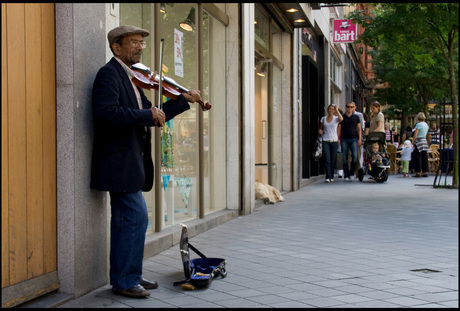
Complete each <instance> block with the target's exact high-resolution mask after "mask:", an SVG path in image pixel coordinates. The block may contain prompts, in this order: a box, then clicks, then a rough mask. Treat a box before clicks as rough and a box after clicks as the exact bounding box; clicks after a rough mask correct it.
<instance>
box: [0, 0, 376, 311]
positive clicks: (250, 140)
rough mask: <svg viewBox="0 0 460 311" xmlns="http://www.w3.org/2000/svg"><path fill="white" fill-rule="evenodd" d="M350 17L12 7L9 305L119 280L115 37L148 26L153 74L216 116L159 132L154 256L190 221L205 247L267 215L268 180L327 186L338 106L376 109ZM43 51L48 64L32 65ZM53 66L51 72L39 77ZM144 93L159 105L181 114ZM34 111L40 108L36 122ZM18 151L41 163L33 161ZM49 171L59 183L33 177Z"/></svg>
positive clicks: (5, 96) (293, 6)
mask: <svg viewBox="0 0 460 311" xmlns="http://www.w3.org/2000/svg"><path fill="white" fill-rule="evenodd" d="M32 15H33V16H34V17H35V18H34V19H32V20H33V21H35V24H34V23H32V22H30V20H31V16H32ZM338 17H343V9H342V8H340V7H323V6H321V5H320V4H318V3H316V4H315V3H309V4H306V3H300V4H299V3H279V4H254V3H215V4H212V3H204V4H195V3H171V4H161V3H153V4H147V3H143V4H127V3H122V4H118V3H110V4H102V3H100V4H88V3H81V4H76V3H65V4H64V3H63V4H47V5H43V4H42V5H40V4H2V181H3V183H2V184H3V185H7V186H6V188H4V187H5V186H2V306H14V305H17V304H20V303H22V302H25V301H28V300H30V299H33V298H35V297H37V296H40V295H42V294H45V293H47V292H50V291H53V290H58V291H59V292H61V293H65V294H68V295H70V296H72V297H79V296H81V295H84V294H86V293H88V292H89V291H91V290H93V289H95V288H98V287H100V286H103V285H105V284H107V282H108V281H109V280H108V254H109V223H110V222H109V219H110V208H109V204H110V202H109V198H108V194H107V193H105V192H99V191H95V190H92V189H90V188H89V180H90V174H91V171H90V167H91V152H92V144H93V126H92V113H91V89H92V83H93V81H94V78H95V75H96V73H97V71H98V70H99V68H100V67H102V66H103V65H104V64H105V63H106V62H107V61H109V60H110V58H111V57H112V54H111V51H110V48H109V46H108V42H107V33H108V32H109V31H110V30H111V29H113V28H114V27H116V26H118V25H126V24H131V25H135V26H138V27H141V28H145V29H148V30H149V31H150V32H151V35H150V36H149V37H146V38H145V40H146V41H147V47H146V48H145V49H144V51H143V55H142V63H143V64H145V65H146V66H148V67H150V68H151V69H152V70H153V71H156V72H158V69H159V68H160V67H161V70H162V72H163V74H165V75H167V76H168V77H170V78H172V79H174V80H175V81H176V82H177V83H178V84H180V85H182V86H184V87H185V88H187V89H199V90H201V94H202V97H203V100H204V101H205V102H209V103H210V104H211V109H210V110H207V111H203V110H202V109H201V108H200V107H199V106H195V105H192V107H191V109H190V110H189V111H187V112H185V113H183V114H181V115H179V116H177V117H176V118H174V119H173V120H171V121H169V122H168V123H167V125H166V126H164V127H163V128H162V129H159V128H158V129H157V128H155V129H154V130H153V131H152V133H153V137H152V155H153V158H154V162H155V184H154V188H153V189H152V190H151V191H149V192H145V193H144V198H145V200H146V203H147V206H148V211H149V220H150V221H149V226H148V229H147V238H146V248H145V254H144V256H145V257H150V256H152V255H154V254H156V253H158V252H160V251H162V250H165V249H167V248H169V247H171V246H172V245H175V244H177V243H178V241H179V236H180V226H179V224H180V223H185V224H187V225H188V226H189V236H190V237H192V236H194V235H196V234H199V233H200V232H203V231H205V230H208V229H209V228H212V227H214V226H216V225H218V224H219V223H222V222H225V221H228V220H230V219H231V218H233V217H236V216H239V215H247V214H250V213H252V212H253V211H254V208H255V207H256V204H257V203H256V201H255V185H254V184H255V182H256V181H260V182H263V183H267V184H270V185H272V186H274V187H276V188H277V189H279V190H280V191H282V192H290V191H296V190H298V189H299V188H300V187H302V186H304V185H306V184H308V183H309V182H311V181H312V178H315V177H318V176H320V175H322V174H323V167H322V163H321V162H315V161H314V160H313V159H312V158H311V152H310V150H311V147H312V145H313V142H314V141H315V140H316V137H317V132H318V124H319V120H320V118H321V117H322V116H323V115H324V114H325V109H326V107H327V105H329V104H330V103H335V104H337V105H339V106H340V107H342V108H343V107H344V105H345V102H346V101H348V100H355V102H356V103H357V105H358V107H361V108H362V107H363V106H364V103H365V102H366V100H367V98H366V92H365V91H363V89H365V88H364V87H363V85H365V84H366V82H365V78H363V75H362V74H361V71H362V69H361V68H360V66H359V65H357V58H356V57H355V56H356V55H354V53H356V48H355V47H353V46H352V45H349V44H339V45H338V44H334V43H333V42H332V41H331V25H332V24H331V23H332V20H333V19H334V18H338ZM18 18H19V19H18ZM21 21H23V22H22V23H23V24H25V25H26V26H25V27H23V26H21V25H20V24H21ZM24 21H29V22H28V23H30V25H28V23H24ZM37 25H40V27H37ZM21 27H22V28H21ZM161 42H163V43H161ZM31 43H33V44H34V45H33V46H31V47H30V48H29V45H30V44H31ZM14 47H16V48H17V50H20V51H21V52H20V53H19V54H17V53H15V52H14V51H15V49H13V48H14ZM37 47H38V48H39V50H40V51H41V52H40V55H38V56H30V55H35V54H36V53H37V52H36V51H37V49H36V48H37ZM21 48H23V50H22V49H21ZM161 48H162V50H163V53H161ZM47 55H50V56H49V57H48V56H47ZM160 55H162V56H161V57H160ZM353 55H354V56H353ZM45 56H47V57H45ZM51 56H52V57H51ZM30 57H32V58H30ZM43 59H45V60H43ZM39 60H42V64H41V67H40V68H42V70H43V71H42V75H41V76H31V73H30V70H28V68H29V66H30V65H31V64H35V63H36V62H37V61H39ZM160 60H162V62H161V64H160ZM14 64H21V65H20V66H14ZM48 71H49V72H48ZM45 73H46V74H47V75H48V76H49V78H48V79H47V81H48V82H46V83H45V82H43V77H44V76H43V75H44V74H45ZM21 74H24V75H25V76H26V79H28V80H27V81H31V82H32V81H33V83H34V86H37V87H38V88H39V89H41V90H44V89H45V88H44V86H47V87H48V88H49V89H50V90H51V91H49V90H48V91H46V92H48V93H51V95H47V94H48V93H43V92H45V91H42V93H41V95H40V100H37V99H36V98H37V97H32V95H30V96H29V95H27V94H35V93H31V92H33V90H36V89H37V88H33V89H32V88H28V89H26V92H25V93H26V95H25V97H24V96H23V97H18V95H17V94H19V92H18V91H19V90H18V89H17V87H15V86H14V85H13V82H12V81H13V79H14V78H15V77H18V76H20V75H21ZM40 81H41V82H40ZM36 83H39V84H37V85H35V84H36ZM145 93H146V95H147V96H148V97H149V99H150V100H151V101H152V102H153V103H154V104H156V105H158V106H161V105H162V104H163V103H164V102H165V101H166V98H159V97H158V96H157V94H158V93H157V92H156V91H153V90H145ZM13 103H14V105H13ZM18 103H21V104H20V105H19V107H21V108H20V109H19V108H15V107H16V106H18V105H17V104H18ZM31 104H35V105H37V109H35V110H32V111H29V110H28V109H26V107H30V105H31ZM34 117H35V118H36V119H37V121H36V123H37V124H35V125H34V124H30V120H33V119H34ZM18 120H20V121H21V122H19V123H18V122H17V121H18ZM32 126H35V127H36V128H38V129H39V131H38V132H37V131H35V130H34V127H32ZM17 130H19V133H21V134H20V136H19V137H20V139H17V137H18V136H15V135H17V134H13V133H18V131H17ZM13 131H14V132H13ZM31 133H38V134H35V135H39V136H33V134H31ZM33 141H39V143H38V145H37V143H35V144H34V143H33ZM48 145H51V146H54V150H53V149H51V154H49V153H48V151H47V150H50V149H49V146H48ZM33 148H35V149H33ZM18 150H19V151H23V152H25V153H26V152H27V151H28V150H29V152H30V150H32V151H33V150H38V153H39V154H40V158H39V160H36V154H37V153H28V154H29V155H28V156H26V157H24V158H19V159H18V158H17V157H15V156H14V155H15V153H17V152H18ZM37 161H38V162H40V163H38V164H37V163H36V162H37ZM47 161H49V163H48V162H47ZM37 165H38V166H40V167H41V170H42V171H44V172H47V174H49V175H50V177H49V180H48V179H47V180H42V181H38V180H33V179H31V177H30V175H29V174H28V173H26V172H29V171H31V168H33V167H36V166H37ZM53 168H54V170H53ZM18 170H19V172H22V173H21V174H19V175H17V174H13V172H15V173H16V172H17V171H18ZM38 175H39V172H37V176H38ZM43 181H45V185H44V186H42V187H41V188H38V189H37V190H36V191H35V192H33V191H32V190H33V189H32V190H30V189H31V187H32V188H33V187H36V185H37V183H38V184H40V183H42V184H43ZM19 185H20V186H19ZM24 193H25V195H24ZM34 193H36V194H35V196H33V195H34ZM21 196H24V199H22V200H19V199H17V198H18V197H21ZM37 197H38V198H39V200H36V198H37ZM37 202H38V203H37ZM37 206H38V207H37ZM36 208H39V210H40V213H38V214H37V212H34V210H36ZM19 212H20V213H19ZM18 215H19V216H18ZM37 215H39V217H38V218H39V219H40V221H39V222H38V223H36V222H34V219H37V217H36V216H37ZM50 215H51V216H50ZM49 228H53V229H52V230H50V229H49ZM21 230H24V231H25V232H26V233H25V234H24V236H19V237H18V234H17V233H18V232H22V231H21ZM37 233H38V235H39V236H41V237H42V238H40V239H37V238H33V237H34V236H35V237H36V236H37ZM5 242H6V243H5ZM37 245H41V246H42V247H38V246H37ZM44 245H45V246H46V247H43V246H44ZM22 248H24V251H22V252H21V251H19V249H22ZM34 249H40V251H37V250H35V251H34ZM37 254H38V255H37ZM20 271H22V272H23V273H22V272H21V273H20Z"/></svg>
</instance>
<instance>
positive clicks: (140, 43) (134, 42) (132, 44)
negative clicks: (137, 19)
mask: <svg viewBox="0 0 460 311" xmlns="http://www.w3.org/2000/svg"><path fill="white" fill-rule="evenodd" d="M129 44H130V45H131V47H133V48H136V47H137V46H138V45H140V46H141V48H143V49H145V48H146V47H147V42H145V41H135V40H130V41H129Z"/></svg>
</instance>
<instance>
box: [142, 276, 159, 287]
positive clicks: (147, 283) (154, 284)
mask: <svg viewBox="0 0 460 311" xmlns="http://www.w3.org/2000/svg"><path fill="white" fill-rule="evenodd" d="M139 284H140V285H142V286H143V287H144V288H145V289H155V288H157V287H158V283H157V282H155V281H149V280H146V279H144V278H141V279H140V281H139Z"/></svg>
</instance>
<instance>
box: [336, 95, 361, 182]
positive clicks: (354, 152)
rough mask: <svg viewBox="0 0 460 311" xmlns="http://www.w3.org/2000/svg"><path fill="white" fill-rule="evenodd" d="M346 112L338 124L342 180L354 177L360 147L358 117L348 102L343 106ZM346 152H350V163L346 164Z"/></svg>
mask: <svg viewBox="0 0 460 311" xmlns="http://www.w3.org/2000/svg"><path fill="white" fill-rule="evenodd" d="M345 108H346V111H345V113H344V114H343V115H342V117H343V120H342V122H340V129H341V138H340V139H341V141H340V145H341V147H342V153H343V155H344V157H343V158H344V159H343V173H344V180H347V181H349V180H352V179H354V177H355V167H356V163H357V161H358V147H360V146H361V142H362V141H361V139H362V130H361V122H360V119H359V117H358V115H356V114H354V109H356V104H355V102H353V101H350V102H348V103H347V104H346V106H345ZM348 150H351V163H349V162H348Z"/></svg>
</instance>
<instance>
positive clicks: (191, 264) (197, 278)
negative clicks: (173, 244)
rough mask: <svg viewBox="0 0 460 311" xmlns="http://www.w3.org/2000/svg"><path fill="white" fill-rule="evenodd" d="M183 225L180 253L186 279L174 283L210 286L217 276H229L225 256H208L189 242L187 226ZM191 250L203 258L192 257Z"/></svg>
mask: <svg viewBox="0 0 460 311" xmlns="http://www.w3.org/2000/svg"><path fill="white" fill-rule="evenodd" d="M181 225H182V233H181V238H180V244H179V247H180V254H181V258H182V264H183V268H184V275H185V280H183V281H179V282H174V283H173V285H174V286H176V285H179V284H185V283H191V284H192V285H193V286H194V287H196V288H203V287H207V286H209V284H211V282H212V280H213V279H214V277H215V276H219V275H220V276H221V277H222V278H224V277H226V276H227V270H226V267H225V265H226V264H227V261H226V260H225V259H223V258H208V257H206V256H205V255H203V254H202V253H201V252H200V251H199V250H198V249H196V248H195V247H194V246H193V245H191V244H190V243H189V242H188V233H187V226H186V225H184V224H181ZM190 250H193V251H194V252H195V253H196V254H198V255H199V256H200V257H201V258H195V259H190Z"/></svg>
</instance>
